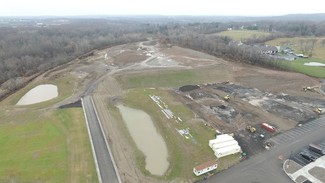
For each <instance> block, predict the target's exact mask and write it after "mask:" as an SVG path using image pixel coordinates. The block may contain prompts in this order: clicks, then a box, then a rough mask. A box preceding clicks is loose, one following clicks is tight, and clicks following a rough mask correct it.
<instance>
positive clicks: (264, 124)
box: [261, 123, 276, 133]
mask: <svg viewBox="0 0 325 183" xmlns="http://www.w3.org/2000/svg"><path fill="white" fill-rule="evenodd" d="M261 127H262V128H264V129H265V130H267V131H269V132H271V133H273V132H275V130H276V129H275V128H274V127H273V126H271V125H269V124H267V123H262V124H261Z"/></svg>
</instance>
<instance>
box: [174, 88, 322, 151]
mask: <svg viewBox="0 0 325 183" xmlns="http://www.w3.org/2000/svg"><path fill="white" fill-rule="evenodd" d="M309 88H311V87H309ZM301 90H303V91H305V92H315V93H317V94H320V95H321V91H320V90H316V89H315V88H312V89H307V90H306V88H301ZM180 91H181V92H177V94H178V95H180V97H179V98H181V100H182V102H183V103H184V104H186V105H187V106H188V107H189V108H191V109H192V110H193V111H195V112H196V113H197V114H198V115H199V117H201V118H203V119H204V120H205V121H206V122H207V125H210V126H212V127H213V128H215V129H217V130H218V131H219V132H221V133H234V134H235V135H236V137H237V139H238V140H239V141H240V142H241V145H242V146H243V149H244V151H245V152H247V153H248V155H253V154H255V153H258V152H260V151H261V150H263V149H265V147H266V146H267V145H271V144H265V143H264V142H266V139H268V138H270V137H272V136H275V135H276V134H279V133H281V132H284V131H286V130H288V129H291V128H294V127H296V126H300V125H303V124H304V123H307V122H309V121H311V120H314V119H316V118H318V117H319V116H320V115H322V111H323V110H324V109H325V101H324V100H319V99H316V98H311V97H307V96H293V95H289V94H286V93H277V94H274V93H271V92H263V91H261V90H259V89H257V88H249V87H245V86H242V85H239V84H234V83H230V82H223V83H208V84H202V85H194V86H183V87H181V88H180ZM262 123H267V124H270V125H272V126H273V127H274V130H267V129H265V128H263V125H262ZM266 148H267V147H266Z"/></svg>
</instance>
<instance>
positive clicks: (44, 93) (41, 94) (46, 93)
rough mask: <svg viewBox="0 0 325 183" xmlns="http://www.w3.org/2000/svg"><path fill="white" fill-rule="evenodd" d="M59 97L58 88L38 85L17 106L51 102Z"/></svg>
mask: <svg viewBox="0 0 325 183" xmlns="http://www.w3.org/2000/svg"><path fill="white" fill-rule="evenodd" d="M57 96H58V87H57V86H55V85H51V84H44V85H38V86H36V87H35V88H33V89H31V90H29V91H28V92H27V93H26V94H25V95H24V96H23V97H22V98H21V99H20V100H19V101H18V102H17V104H16V105H30V104H36V103H40V102H44V101H48V100H51V99H53V98H55V97H57Z"/></svg>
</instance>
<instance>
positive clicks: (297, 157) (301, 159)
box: [290, 140, 325, 166]
mask: <svg viewBox="0 0 325 183" xmlns="http://www.w3.org/2000/svg"><path fill="white" fill-rule="evenodd" d="M314 144H316V145H318V146H319V147H321V148H322V149H325V140H323V141H321V142H319V143H314ZM300 153H307V154H310V155H311V156H313V157H315V158H316V159H318V158H320V157H321V156H322V155H320V154H318V153H315V152H314V151H311V150H309V149H308V146H306V147H305V148H303V149H302V150H300V151H298V152H296V153H295V154H292V156H291V158H290V159H291V160H293V161H295V162H297V163H298V164H300V165H301V166H306V165H307V164H309V163H311V162H313V161H308V160H307V159H306V158H304V157H302V156H301V155H300Z"/></svg>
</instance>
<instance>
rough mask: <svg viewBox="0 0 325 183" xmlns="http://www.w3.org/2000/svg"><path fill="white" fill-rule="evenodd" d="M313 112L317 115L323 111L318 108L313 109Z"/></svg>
mask: <svg viewBox="0 0 325 183" xmlns="http://www.w3.org/2000/svg"><path fill="white" fill-rule="evenodd" d="M314 112H315V113H317V114H322V113H323V110H322V109H321V108H319V107H315V108H314Z"/></svg>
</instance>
